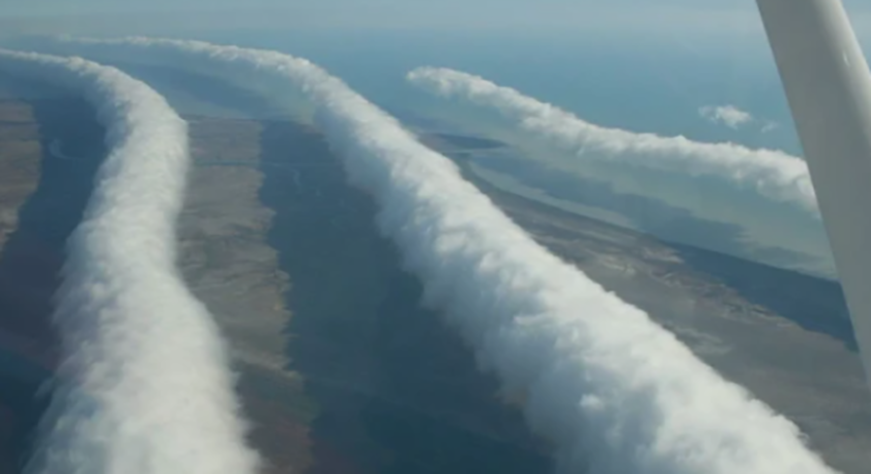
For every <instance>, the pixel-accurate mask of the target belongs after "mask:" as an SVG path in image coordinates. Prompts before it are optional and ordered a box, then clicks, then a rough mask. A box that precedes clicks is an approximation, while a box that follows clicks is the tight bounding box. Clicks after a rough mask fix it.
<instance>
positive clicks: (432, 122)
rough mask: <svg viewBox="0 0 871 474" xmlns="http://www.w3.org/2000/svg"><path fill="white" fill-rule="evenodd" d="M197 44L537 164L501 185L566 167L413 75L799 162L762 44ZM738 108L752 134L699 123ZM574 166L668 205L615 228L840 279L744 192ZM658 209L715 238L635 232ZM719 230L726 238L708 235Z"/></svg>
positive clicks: (348, 39)
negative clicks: (319, 78) (471, 80)
mask: <svg viewBox="0 0 871 474" xmlns="http://www.w3.org/2000/svg"><path fill="white" fill-rule="evenodd" d="M756 33H758V32H756ZM198 36H199V37H200V38H202V39H205V40H210V41H219V42H234V43H236V44H241V45H244V46H251V47H260V48H269V49H276V50H279V51H284V52H288V53H291V54H295V55H299V56H302V57H306V58H310V59H311V60H312V61H314V62H316V63H318V64H320V65H323V66H324V67H326V68H327V69H328V70H330V71H332V72H334V73H336V75H337V76H338V77H341V78H342V79H343V80H344V81H345V82H347V83H348V84H349V85H350V86H351V87H352V88H354V89H355V90H357V91H360V92H361V93H362V94H363V95H364V96H366V97H367V98H369V99H370V100H372V101H373V102H375V103H376V104H378V105H380V106H382V107H384V108H385V109H387V110H388V111H390V112H391V113H393V114H394V115H396V116H397V117H399V118H400V119H401V120H403V122H404V123H405V124H406V125H408V126H412V127H420V128H422V129H426V130H428V131H433V130H440V131H455V132H465V133H473V134H475V135H478V136H486V137H490V138H495V139H499V140H503V141H508V142H512V139H513V143H510V144H511V145H514V146H515V150H514V151H515V154H517V155H521V156H522V157H524V158H525V159H527V160H528V161H529V162H528V163H526V164H524V165H523V166H516V165H510V164H509V163H507V162H506V163H504V164H502V165H500V166H499V171H500V172H501V173H503V174H507V177H508V178H512V177H513V180H514V181H516V182H519V183H523V182H524V181H528V180H529V178H530V175H529V174H528V173H526V171H529V169H530V166H532V167H537V168H540V169H539V171H537V172H536V173H537V175H538V177H539V178H540V176H541V175H543V174H547V173H546V170H547V168H548V167H549V165H550V164H552V163H551V161H553V159H558V158H565V157H564V156H562V157H560V156H557V155H558V153H556V152H554V151H553V150H549V149H547V148H546V147H545V148H543V147H541V146H536V144H531V143H528V142H524V141H519V140H518V139H517V138H516V137H514V135H515V134H514V133H513V130H512V128H511V127H510V126H509V124H508V123H507V121H506V120H503V119H501V118H500V117H499V116H498V114H496V113H490V112H487V111H482V110H479V109H476V108H474V107H466V106H463V105H462V104H457V103H451V102H449V101H445V100H442V99H440V98H436V97H431V96H429V95H428V94H425V93H423V92H421V91H419V90H415V89H413V88H412V87H411V86H410V85H409V84H407V83H406V82H405V81H404V79H403V78H404V76H405V74H406V73H407V72H408V71H410V70H412V69H414V68H416V67H419V66H423V65H434V66H444V67H450V68H456V69H458V70H462V71H465V72H470V73H473V74H480V75H483V76H484V77H487V78H489V79H492V80H494V81H496V82H498V83H499V84H500V85H505V86H509V87H513V88H516V89H518V90H519V91H521V92H522V93H524V94H526V95H529V96H531V97H534V98H536V99H538V100H541V101H543V102H548V103H552V104H554V105H557V106H559V107H561V108H563V109H565V110H567V111H569V112H572V113H574V114H576V115H577V116H578V117H580V118H581V119H583V120H586V121H589V122H591V123H594V124H597V125H602V126H606V127H613V128H619V129H624V130H629V131H633V132H648V133H656V134H660V135H663V136H677V135H683V136H685V137H687V138H688V139H691V140H696V141H701V142H735V143H740V144H743V145H746V146H749V147H751V148H770V149H779V150H783V151H785V152H787V153H790V154H793V155H796V156H801V148H800V145H799V142H798V139H797V137H796V135H795V131H794V127H793V125H792V121H791V118H790V115H789V109H788V106H787V104H786V101H785V97H784V95H783V92H782V89H781V86H780V82H779V78H778V76H777V72H776V69H775V67H774V64H773V59H772V57H771V55H770V52H769V50H768V46H767V44H766V43H765V41H764V38H763V37H762V36H760V35H758V34H756V35H755V36H754V35H750V36H749V38H743V39H738V38H721V39H718V40H714V39H710V40H706V41H705V42H704V44H698V43H694V42H693V41H688V40H687V39H685V38H681V37H677V36H674V37H665V36H663V37H659V38H657V39H656V40H653V41H648V42H639V41H636V40H634V39H622V40H621V39H619V38H617V37H609V36H606V37H601V36H599V37H592V36H589V37H584V36H583V35H575V36H565V37H560V36H559V35H545V34H529V35H523V34H518V35H513V36H508V35H505V34H493V33H480V34H476V33H457V34H451V35H447V34H439V33H434V32H427V31H421V32H408V31H381V32H377V33H376V32H372V31H362V30H347V31H338V32H337V31H334V30H329V31H305V30H302V31H294V32H278V31H268V30H267V31H246V30H242V31H228V32H221V33H201V34H199V35H198ZM727 105H728V106H734V107H735V108H737V109H739V110H741V111H745V112H747V113H749V114H750V115H751V116H752V117H753V119H752V121H751V122H749V123H745V124H742V125H741V126H739V127H736V128H732V127H729V126H727V125H726V124H724V123H722V122H716V121H713V120H709V119H707V118H705V117H703V114H702V113H701V109H703V108H704V107H718V106H727ZM574 166H575V167H576V169H575V170H573V171H572V173H570V174H576V175H578V178H577V186H578V187H579V188H581V187H583V186H584V179H587V178H589V175H590V174H593V175H595V176H596V177H597V178H598V179H600V180H603V184H604V185H606V186H612V187H616V188H618V190H619V191H620V193H623V194H629V195H634V196H632V199H634V200H640V201H639V202H641V201H645V200H651V199H652V200H654V201H657V202H653V203H648V204H644V203H642V204H641V207H636V208H634V209H632V210H631V211H632V212H629V213H628V214H627V213H623V214H620V215H619V217H618V218H617V219H614V220H611V222H614V223H618V224H619V223H621V222H624V223H625V222H628V223H631V225H630V227H632V228H635V229H638V230H641V231H644V232H650V233H651V234H652V235H655V236H658V237H661V238H665V239H669V240H677V241H681V242H687V243H691V244H692V245H698V246H701V247H703V248H709V249H711V250H715V251H720V252H726V253H729V254H731V255H736V256H740V257H742V258H750V259H755V260H758V261H761V262H764V263H768V264H774V265H778V266H783V267H787V268H791V269H797V270H800V271H804V272H808V273H813V274H818V275H823V276H827V277H833V276H834V268H833V264H832V260H831V255H830V252H829V250H828V243H827V241H826V239H825V234H824V232H823V230H822V226H821V224H820V222H819V221H818V219H815V218H812V217H809V216H797V215H796V214H795V213H794V212H790V211H789V210H788V209H784V208H782V207H777V206H774V205H770V204H766V203H761V202H760V201H759V200H755V201H754V200H753V199H750V198H748V196H745V195H743V194H742V193H744V192H745V190H742V189H734V188H733V189H727V188H728V187H727V186H724V185H722V184H721V183H716V182H713V183H709V182H704V183H703V184H700V183H701V182H700V181H699V180H698V178H683V177H674V176H671V177H668V179H666V178H665V177H662V176H655V175H654V174H653V173H649V174H647V173H644V172H641V173H637V172H632V171H630V170H627V169H625V168H623V169H617V170H606V171H602V170H601V169H599V170H594V169H593V167H592V166H590V165H587V164H585V163H583V162H576V164H575V165H574ZM491 168H492V167H491ZM512 170H514V174H512ZM523 170H526V171H523ZM491 171H492V169H491ZM566 186H567V182H566V177H565V176H564V177H563V179H561V180H560V182H558V183H557V182H547V181H542V180H541V179H536V183H535V186H534V187H535V188H536V189H539V190H542V191H544V192H546V193H550V192H553V191H556V190H557V188H562V189H564V188H565V187H566ZM659 201H664V202H665V205H666V206H667V207H668V208H676V209H675V212H678V213H680V214H687V215H689V218H690V220H693V221H695V222H702V221H704V225H702V226H701V227H693V228H686V226H685V224H686V223H685V222H683V223H681V225H678V226H677V227H675V226H674V225H673V224H672V222H671V220H670V218H669V219H666V218H665V217H662V218H658V217H657V215H652V216H647V217H646V219H645V221H644V222H638V221H637V215H638V214H639V213H644V212H645V211H643V209H644V208H651V206H653V207H652V208H657V207H661V206H659V204H660V203H659ZM574 204H586V203H577V202H576V203H574ZM612 208H613V206H600V207H599V208H598V209H597V211H607V212H611V211H613V209H612ZM588 215H589V214H588ZM669 215H671V214H669ZM596 217H600V215H599V214H596ZM657 219H659V220H657ZM708 221H711V222H713V224H715V226H714V227H711V226H709V225H707V223H708ZM717 225H719V226H722V227H725V228H727V229H728V233H729V234H730V235H728V236H712V238H711V239H710V240H707V241H706V240H705V239H706V238H705V237H704V235H707V234H710V233H711V232H712V231H713V232H716V226H717ZM656 229H659V231H657V230H656ZM682 229H686V235H687V238H681V237H680V235H676V234H679V233H681V232H683V230H682ZM698 235H701V236H703V237H701V238H699V237H696V236H698ZM714 237H716V238H714ZM726 241H728V243H723V242H726Z"/></svg>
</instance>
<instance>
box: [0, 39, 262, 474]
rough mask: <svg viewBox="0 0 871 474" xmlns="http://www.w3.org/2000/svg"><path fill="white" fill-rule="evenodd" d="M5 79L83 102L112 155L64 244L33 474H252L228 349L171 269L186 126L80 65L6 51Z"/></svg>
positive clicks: (162, 107)
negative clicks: (58, 349) (56, 351)
mask: <svg viewBox="0 0 871 474" xmlns="http://www.w3.org/2000/svg"><path fill="white" fill-rule="evenodd" d="M0 71H2V72H3V73H10V74H16V75H21V76H24V77H28V78H32V79H35V80H39V81H46V82H50V83H53V84H56V85H58V86H61V87H64V88H66V89H69V90H70V91H71V92H73V93H75V94H77V95H81V96H84V97H85V98H86V99H87V100H88V101H89V102H90V103H91V105H93V106H94V108H95V109H97V115H98V119H99V120H100V122H101V123H102V124H103V125H104V126H105V127H106V129H107V130H106V131H107V133H106V144H107V149H108V150H109V154H108V156H107V157H106V159H105V161H104V162H103V164H102V165H101V166H100V169H99V171H98V174H97V177H96V182H95V188H94V191H93V195H92V197H91V199H90V201H89V202H88V206H87V209H86V210H85V215H84V218H83V221H82V222H81V224H80V225H79V226H78V228H77V229H76V230H75V232H74V233H73V235H72V236H71V237H70V239H69V241H68V242H67V250H68V257H67V261H66V263H65V265H64V268H63V275H62V276H63V282H62V285H61V288H60V290H59V291H58V294H57V295H56V296H55V297H56V310H55V313H54V314H53V316H52V319H53V323H54V324H55V325H56V326H57V327H58V329H59V332H60V335H61V338H62V356H63V361H62V364H61V365H60V367H59V368H58V373H57V376H56V379H55V381H54V383H53V385H52V387H51V388H52V389H53V393H52V400H51V405H50V407H49V409H48V411H47V413H46V414H45V416H44V418H43V419H42V422H41V424H40V430H39V431H40V433H39V435H38V440H37V442H38V445H37V448H36V452H35V454H34V456H33V458H32V459H31V460H30V461H29V463H28V465H27V467H26V469H25V472H27V473H29V474H70V473H82V474H84V473H88V474H122V473H123V474H177V473H185V474H223V473H226V474H231V473H232V474H254V473H256V472H260V470H259V464H260V462H259V457H258V456H257V454H256V453H254V452H253V451H252V450H250V449H249V448H248V447H247V446H246V440H245V436H246V424H245V423H244V422H243V421H242V420H241V417H240V415H239V413H238V402H237V400H236V399H235V396H234V394H233V384H234V380H233V376H232V374H231V372H230V370H229V365H228V363H229V361H228V358H227V355H226V353H225V348H224V345H223V341H222V340H221V337H220V335H219V333H218V329H217V327H216V325H215V323H214V322H213V321H212V319H211V317H210V315H209V313H208V312H207V311H206V308H205V307H204V306H203V305H202V304H201V303H200V302H199V301H197V300H196V299H195V298H194V297H193V296H192V295H191V294H190V292H189V291H188V289H187V288H186V287H185V285H184V283H183V281H182V277H181V275H180V274H179V271H178V269H177V268H176V243H175V242H176V234H175V222H176V219H177V217H178V215H179V212H180V210H181V206H182V198H183V196H184V189H185V185H186V176H187V170H188V166H189V156H188V136H187V124H186V123H185V122H184V121H183V120H182V119H181V118H179V116H178V115H176V113H175V112H174V111H173V110H172V109H171V108H170V107H169V105H168V104H167V103H166V101H165V100H164V99H163V98H162V97H161V96H160V95H158V94H157V93H156V92H154V91H153V90H152V89H151V88H149V87H148V86H146V85H145V84H143V83H142V82H139V81H137V80H135V79H133V78H131V77H129V76H127V75H125V74H124V73H122V72H120V71H118V70H117V69H114V68H110V67H105V66H100V65H98V64H96V63H93V62H90V61H86V60H83V59H80V58H61V57H56V56H47V55H42V54H35V53H17V52H12V51H8V50H2V49H0Z"/></svg>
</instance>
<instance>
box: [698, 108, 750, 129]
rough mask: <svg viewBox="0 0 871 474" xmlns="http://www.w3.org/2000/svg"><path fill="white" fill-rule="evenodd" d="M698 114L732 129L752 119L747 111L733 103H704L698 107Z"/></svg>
mask: <svg viewBox="0 0 871 474" xmlns="http://www.w3.org/2000/svg"><path fill="white" fill-rule="evenodd" d="M699 115H701V116H702V117H703V118H705V119H708V120H710V121H711V122H714V123H719V124H723V125H725V126H727V127H729V128H732V129H737V128H738V127H740V126H742V125H745V124H747V123H750V122H752V121H753V120H754V119H753V116H752V115H750V113H749V112H745V111H743V110H741V109H739V108H738V107H735V106H734V105H718V106H713V105H706V106H704V107H700V108H699Z"/></svg>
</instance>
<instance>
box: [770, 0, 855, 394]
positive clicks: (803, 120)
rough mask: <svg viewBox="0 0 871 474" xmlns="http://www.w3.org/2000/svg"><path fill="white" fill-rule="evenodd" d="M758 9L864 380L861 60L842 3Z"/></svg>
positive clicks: (828, 0) (797, 0) (790, 1)
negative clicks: (813, 193)
mask: <svg viewBox="0 0 871 474" xmlns="http://www.w3.org/2000/svg"><path fill="white" fill-rule="evenodd" d="M757 5H758V6H759V11H760V13H761V14H762V19H763V23H764V24H765V30H766V33H767V34H768V41H769V43H770V44H771V49H772V50H773V51H774V58H775V60H776V62H777V67H778V70H779V71H780V78H781V80H782V81H783V85H784V89H785V90H786V96H787V99H788V101H789V106H790V109H791V110H792V116H793V119H794V120H795V123H796V126H797V129H798V134H799V137H800V138H801V144H802V147H803V148H804V154H805V159H806V160H807V163H808V167H809V168H810V174H811V180H812V182H813V184H814V188H815V189H816V194H817V200H818V201H819V207H820V213H821V215H822V219H823V223H824V225H825V227H826V232H827V233H828V236H829V242H830V243H831V246H832V252H833V254H834V257H835V265H836V266H837V269H838V274H839V275H840V278H841V284H842V285H843V288H844V293H845V295H846V298H847V306H848V308H849V310H850V317H851V319H852V321H853V327H854V329H855V332H856V339H857V340H858V343H859V349H860V352H861V355H862V362H863V364H864V366H865V375H866V379H867V380H868V381H869V383H871V73H869V71H868V63H867V62H866V60H865V57H864V55H863V54H862V50H861V48H860V46H859V42H858V41H857V40H856V35H855V33H854V32H853V29H852V27H851V26H850V22H849V19H848V17H847V13H846V11H845V10H844V6H843V4H842V3H841V0H757ZM796 291H800V290H799V289H796ZM834 316H835V315H832V317H834Z"/></svg>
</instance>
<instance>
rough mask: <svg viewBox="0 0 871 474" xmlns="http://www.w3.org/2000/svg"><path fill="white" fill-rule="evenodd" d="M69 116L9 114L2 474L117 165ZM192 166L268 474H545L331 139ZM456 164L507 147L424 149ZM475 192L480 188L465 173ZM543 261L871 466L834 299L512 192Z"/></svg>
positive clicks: (232, 138) (208, 269)
mask: <svg viewBox="0 0 871 474" xmlns="http://www.w3.org/2000/svg"><path fill="white" fill-rule="evenodd" d="M93 117H94V115H93V111H92V110H90V109H89V108H88V107H87V106H85V105H84V104H83V103H82V102H80V101H77V100H71V99H51V100H48V99H46V100H29V101H27V102H22V101H14V100H6V101H0V473H5V472H17V466H18V465H19V463H20V461H21V459H22V458H24V457H26V453H27V449H28V445H29V439H30V438H29V436H30V434H31V430H32V428H33V425H34V423H35V421H36V420H37V419H38V417H39V415H40V414H41V411H42V409H43V408H44V398H40V397H36V396H35V394H36V392H37V389H38V388H39V386H40V384H41V383H42V382H43V381H45V380H46V379H47V377H48V376H49V374H50V373H51V368H52V367H53V365H54V364H55V362H56V360H55V354H54V349H55V348H56V338H55V336H54V334H53V333H52V331H51V329H50V324H48V315H49V313H50V310H51V306H50V297H51V295H52V294H53V292H54V291H55V289H56V286H57V283H58V270H59V268H60V265H61V264H62V262H63V243H64V241H65V240H66V237H67V236H68V235H69V232H70V231H71V230H72V229H73V228H74V227H75V225H76V224H77V223H78V221H79V219H80V217H81V211H82V209H83V207H84V205H85V203H86V201H87V198H88V196H89V194H90V190H91V186H92V179H93V172H94V170H95V169H96V166H97V165H98V164H99V162H100V160H101V159H102V157H103V156H104V154H105V150H104V149H103V147H102V134H103V131H102V129H101V128H100V127H99V126H98V125H97V124H96V123H95V122H94V119H93ZM188 119H189V121H190V123H191V128H190V130H191V138H192V147H193V155H194V159H195V161H196V166H195V167H194V169H193V172H192V174H191V177H190V186H189V193H188V197H187V200H186V204H185V209H184V212H183V215H182V219H181V223H180V245H181V247H182V252H181V261H180V264H181V266H182V269H183V271H184V274H185V277H186V279H187V281H188V283H189V285H190V287H191V288H192V290H193V292H194V293H195V294H196V295H197V296H198V297H199V298H201V299H202V300H203V301H204V302H205V303H206V304H207V305H208V307H209V308H210V310H211V311H212V313H213V314H214V315H215V317H216V319H217V320H218V322H219V323H220V325H221V327H222V328H223V330H224V333H225V334H226V336H227V338H228V340H229V341H230V343H231V346H232V350H233V354H234V356H235V361H236V370H237V372H238V374H239V391H240V393H241V395H242V399H243V405H244V410H245V412H246V413H247V414H248V415H249V417H250V419H251V420H252V425H253V426H252V432H251V440H252V443H253V444H254V446H255V447H256V448H257V449H258V450H260V451H261V452H262V453H263V454H264V456H265V458H266V459H267V461H268V463H269V472H275V473H279V472H282V473H283V472H302V473H309V474H333V473H376V472H377V473H407V472H426V473H430V472H432V473H478V472H507V473H514V472H516V473H546V472H550V471H551V465H550V461H549V459H548V456H547V454H548V452H549V448H548V446H547V443H546V442H544V441H543V440H540V439H537V438H535V437H534V436H532V435H531V434H530V433H529V432H528V430H527V429H526V428H525V427H524V424H523V422H522V418H521V416H520V415H519V413H518V412H517V411H515V410H513V409H511V408H508V407H506V406H504V405H503V404H501V403H499V401H498V400H499V397H498V389H497V384H496V382H495V381H494V380H493V379H492V378H490V377H487V376H484V375H481V374H479V373H478V371H477V370H476V368H475V361H474V358H473V356H472V354H471V353H470V352H469V351H468V350H467V349H466V348H465V347H464V346H463V345H462V344H461V342H460V341H459V340H458V338H457V337H456V336H455V335H454V334H453V333H452V332H451V331H449V330H447V329H446V328H445V327H444V326H443V325H442V324H441V323H440V321H439V315H438V314H434V313H431V312H428V311H425V310H423V309H421V308H420V307H419V305H418V302H419V297H420V294H421V288H420V284H419V282H418V281H417V280H416V279H415V278H413V277H411V276H409V275H407V274H406V273H404V272H403V271H401V270H400V257H399V255H398V254H397V252H396V249H395V248H394V247H393V246H392V245H391V244H390V243H389V242H387V241H386V240H384V239H382V238H381V237H380V236H379V235H378V232H377V230H376V228H375V226H374V224H373V217H374V216H375V213H376V209H375V206H374V204H373V202H372V200H371V198H370V197H369V196H367V195H366V194H365V193H362V192H360V191H358V190H356V189H354V188H352V187H350V186H348V185H347V184H346V182H345V178H344V174H343V172H342V169H341V167H340V165H339V163H338V161H337V160H336V159H335V157H334V156H333V155H332V153H331V152H330V150H329V149H328V147H327V145H326V143H325V142H324V139H323V137H322V136H321V135H320V134H318V133H317V132H315V131H313V130H311V129H308V128H306V127H304V126H301V125H297V124H294V123H291V122H287V121H277V120H276V121H253V120H241V119H233V118H222V119H215V118H207V117H198V116H192V117H188ZM426 138H427V141H428V142H429V143H431V144H432V145H433V146H435V147H436V148H439V149H441V150H443V151H445V152H447V153H449V154H451V155H452V156H454V157H455V158H456V160H457V161H458V162H459V163H460V164H461V165H462V164H463V157H464V156H468V154H469V153H473V152H474V150H475V149H480V148H482V147H483V148H492V147H498V146H500V145H499V144H498V143H493V142H489V141H482V140H480V139H477V138H475V137H462V136H441V137H434V136H431V137H426ZM467 172H468V170H467ZM468 177H469V179H472V180H473V181H475V182H476V184H477V185H478V186H479V187H480V188H481V189H482V190H483V191H484V192H486V193H487V194H488V195H489V196H490V197H491V199H493V200H494V202H495V203H496V204H497V205H498V206H500V207H501V208H503V209H504V210H505V211H506V212H507V213H508V214H509V215H510V216H511V217H512V218H513V219H514V220H515V221H516V222H517V223H518V224H520V225H521V226H523V227H524V228H525V229H526V230H527V231H528V232H530V234H532V235H533V236H534V237H535V238H536V239H537V240H538V241H539V242H540V243H542V244H543V245H545V246H547V247H548V248H550V249H551V250H552V251H553V252H555V253H557V254H559V255H560V256H562V257H563V258H564V259H566V260H568V261H570V262H572V263H574V264H576V265H577V266H578V267H579V268H581V269H582V270H584V271H585V272H586V273H587V274H588V275H589V276H590V277H591V278H593V279H594V280H596V281H597V282H599V283H600V284H602V285H603V286H605V287H606V288H607V289H609V290H612V291H614V292H616V293H617V294H618V295H619V296H620V297H621V298H623V299H624V300H626V301H629V302H631V303H633V304H636V305H637V306H639V307H641V308H643V309H645V310H646V311H648V312H649V313H650V314H651V316H652V317H653V318H654V320H656V321H657V322H658V323H660V324H661V325H663V326H665V327H667V328H669V329H670V330H672V331H674V332H675V333H676V334H677V335H678V337H680V338H681V339H682V340H684V341H685V342H686V343H687V344H688V345H689V346H690V347H691V348H692V349H693V351H695V352H696V354H698V355H699V356H700V357H702V358H703V359H704V360H706V361H707V362H708V363H710V364H711V365H712V366H713V367H714V368H715V369H717V370H718V371H720V372H721V373H723V374H724V375H725V376H726V377H727V378H729V379H730V380H734V381H736V382H738V383H740V384H742V385H744V386H745V387H747V388H748V389H750V390H751V391H752V392H753V393H754V394H756V395H757V396H758V397H759V398H761V399H762V400H763V401H765V402H767V403H769V404H770V405H772V406H773V407H774V408H775V409H777V410H778V411H780V412H782V413H784V414H786V415H787V416H789V417H790V418H791V419H793V420H795V421H796V422H797V423H798V424H799V425H800V426H801V427H802V428H803V429H804V430H805V431H806V432H807V433H808V434H809V435H810V440H811V442H812V443H813V445H814V447H815V448H817V449H819V450H820V451H821V452H822V453H823V454H824V456H825V457H826V459H827V460H828V461H829V462H830V463H831V464H832V465H834V466H835V467H837V468H840V469H842V470H843V471H844V472H846V473H859V472H864V471H865V469H866V468H867V466H868V465H869V464H871V459H869V457H868V455H867V454H866V453H867V449H866V448H867V446H868V445H869V443H871V403H869V402H871V400H869V398H871V397H869V396H868V394H867V389H866V387H865V384H864V380H863V377H862V372H861V367H860V365H859V360H858V357H857V355H856V353H855V341H853V339H852V337H853V336H852V331H851V328H850V324H849V320H848V319H847V318H846V312H845V309H844V303H843V298H842V296H841V294H840V289H839V287H838V285H837V284H835V283H834V282H830V281H826V280H821V279H816V278H811V277H806V276H803V275H800V274H797V273H793V272H787V271H782V270H778V269H775V268H771V267H766V266H762V265H757V264H753V263H750V262H746V261H743V260H739V259H734V258H729V257H724V256H722V255H719V254H716V253H712V252H705V251H700V250H698V249H694V248H690V247H686V246H679V245H674V244H670V243H667V242H662V241H659V240H656V239H652V238H649V237H646V236H643V235H640V234H637V233H634V232H631V231H627V230H624V229H621V228H618V227H614V226H611V225H607V224H603V223H601V222H599V221H596V220H592V219H588V218H585V217H583V216H579V215H576V214H571V213H568V212H564V211H560V210H557V209H554V208H552V207H549V206H546V205H542V204H540V203H537V202H535V201H530V200H528V199H525V198H522V197H519V196H516V195H513V194H511V193H508V192H505V191H503V190H500V189H499V188H498V187H496V186H493V185H491V184H489V183H487V182H485V181H483V180H480V179H479V178H478V177H476V176H475V175H474V174H472V173H471V172H469V173H468Z"/></svg>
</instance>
